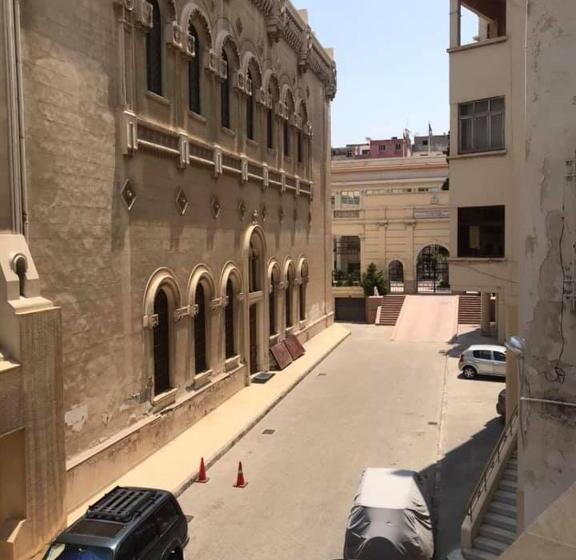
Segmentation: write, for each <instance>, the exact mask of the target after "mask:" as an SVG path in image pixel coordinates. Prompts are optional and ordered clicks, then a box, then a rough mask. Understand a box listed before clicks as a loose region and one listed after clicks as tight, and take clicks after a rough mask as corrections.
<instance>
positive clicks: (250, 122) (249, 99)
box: [246, 70, 254, 140]
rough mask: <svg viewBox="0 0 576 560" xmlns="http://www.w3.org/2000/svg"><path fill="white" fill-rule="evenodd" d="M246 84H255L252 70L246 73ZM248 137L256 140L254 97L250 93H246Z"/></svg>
mask: <svg viewBox="0 0 576 560" xmlns="http://www.w3.org/2000/svg"><path fill="white" fill-rule="evenodd" d="M246 82H247V83H248V82H250V83H252V84H253V83H254V82H253V81H252V72H250V70H248V72H247V73H246ZM246 136H247V137H248V138H249V139H250V140H254V96H253V95H252V93H248V92H247V93H246Z"/></svg>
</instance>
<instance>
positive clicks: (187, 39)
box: [182, 33, 197, 58]
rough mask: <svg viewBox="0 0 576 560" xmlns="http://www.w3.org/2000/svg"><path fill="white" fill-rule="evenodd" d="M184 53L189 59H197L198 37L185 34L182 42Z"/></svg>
mask: <svg viewBox="0 0 576 560" xmlns="http://www.w3.org/2000/svg"><path fill="white" fill-rule="evenodd" d="M182 53H183V54H184V55H185V56H186V57H188V58H196V54H197V53H196V37H194V35H191V34H190V33H185V34H184V38H183V40H182Z"/></svg>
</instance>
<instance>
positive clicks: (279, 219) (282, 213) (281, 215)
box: [278, 206, 284, 223]
mask: <svg viewBox="0 0 576 560" xmlns="http://www.w3.org/2000/svg"><path fill="white" fill-rule="evenodd" d="M278 221H279V222H280V223H282V222H283V221H284V208H282V206H280V209H279V210H278Z"/></svg>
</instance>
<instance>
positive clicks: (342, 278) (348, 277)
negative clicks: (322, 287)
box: [332, 270, 360, 287]
mask: <svg viewBox="0 0 576 560" xmlns="http://www.w3.org/2000/svg"><path fill="white" fill-rule="evenodd" d="M332 286H336V287H341V286H346V287H349V286H360V271H356V272H345V271H343V270H333V271H332Z"/></svg>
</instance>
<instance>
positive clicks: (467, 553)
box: [462, 549, 498, 560]
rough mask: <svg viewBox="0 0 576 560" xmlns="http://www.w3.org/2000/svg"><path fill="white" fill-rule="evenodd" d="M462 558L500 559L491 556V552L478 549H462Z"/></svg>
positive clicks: (469, 559) (471, 559)
mask: <svg viewBox="0 0 576 560" xmlns="http://www.w3.org/2000/svg"><path fill="white" fill-rule="evenodd" d="M462 556H464V558H466V560H494V558H498V556H496V555H494V554H491V553H490V552H484V551H483V550H477V549H472V550H464V549H462Z"/></svg>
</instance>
